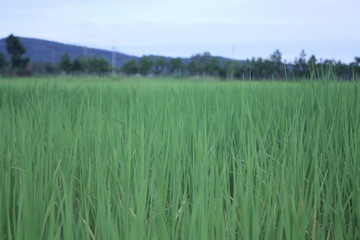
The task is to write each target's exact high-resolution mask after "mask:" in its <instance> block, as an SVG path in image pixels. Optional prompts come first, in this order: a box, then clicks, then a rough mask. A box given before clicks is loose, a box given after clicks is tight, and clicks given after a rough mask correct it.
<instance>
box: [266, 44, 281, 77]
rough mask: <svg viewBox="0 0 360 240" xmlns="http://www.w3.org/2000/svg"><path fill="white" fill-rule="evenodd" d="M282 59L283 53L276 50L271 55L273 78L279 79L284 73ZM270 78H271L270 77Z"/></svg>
mask: <svg viewBox="0 0 360 240" xmlns="http://www.w3.org/2000/svg"><path fill="white" fill-rule="evenodd" d="M281 57H282V54H281V52H280V51H279V50H278V49H276V51H275V52H274V53H273V54H271V55H270V61H271V62H272V64H271V65H272V73H271V75H272V76H271V77H273V76H275V77H277V78H279V77H281V75H282V74H281V73H282V70H283V64H282V62H281ZM268 77H270V76H268Z"/></svg>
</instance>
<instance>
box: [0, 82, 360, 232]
mask: <svg viewBox="0 0 360 240" xmlns="http://www.w3.org/2000/svg"><path fill="white" fill-rule="evenodd" d="M358 95H359V87H358V83H356V82H335V81H329V80H328V79H325V80H323V81H321V80H319V81H316V82H313V81H307V82H246V81H243V82H235V81H233V82H232V81H230V82H216V81H206V80H205V81H187V80H174V79H152V80H148V79H131V78H129V79H115V78H107V79H106V78H105V79H104V78H78V79H77V78H65V77H57V78H53V79H36V78H34V79H1V80H0V157H1V158H0V182H1V185H0V239H360V233H359V221H360V207H359V204H358V203H359V202H360V162H359V159H360V150H359V146H360V125H359V119H360V110H359V101H360V99H359V97H358Z"/></svg>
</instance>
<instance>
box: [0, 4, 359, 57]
mask: <svg viewBox="0 0 360 240" xmlns="http://www.w3.org/2000/svg"><path fill="white" fill-rule="evenodd" d="M1 1H2V3H1V6H0V38H3V37H6V36H8V35H9V34H10V33H13V34H14V35H16V36H23V37H33V38H41V39H46V40H54V41H58V42H63V43H70V44H76V45H81V46H87V47H93V48H101V49H108V50H110V49H111V48H112V47H116V50H117V51H119V52H123V53H126V54H131V55H137V56H142V55H149V54H156V55H165V56H173V57H176V56H179V57H190V56H191V55H193V54H196V53H202V52H205V51H208V52H210V53H211V54H212V55H216V56H224V57H233V58H236V59H245V58H251V57H253V56H254V57H268V56H269V55H270V54H271V53H272V52H274V51H275V50H276V49H279V50H280V51H281V52H282V53H283V57H284V58H285V59H286V60H287V61H293V60H294V58H295V57H298V56H299V53H300V51H301V50H302V49H304V50H305V52H306V53H307V55H308V57H309V56H310V55H311V54H315V55H316V56H317V57H318V58H323V59H325V58H329V59H336V60H342V61H344V62H351V61H353V57H354V56H360V17H359V10H360V1H359V0H301V1H293V0H267V1H266V0H248V1H242V0H117V1H115V0H101V1H95V0H52V1H49V0H31V1H29V0H11V1H9V0H1Z"/></svg>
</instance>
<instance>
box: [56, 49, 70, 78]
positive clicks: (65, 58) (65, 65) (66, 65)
mask: <svg viewBox="0 0 360 240" xmlns="http://www.w3.org/2000/svg"><path fill="white" fill-rule="evenodd" d="M59 68H60V70H61V71H64V72H66V73H67V74H68V73H70V72H71V70H72V62H71V59H70V56H69V54H68V53H64V54H63V55H61V60H60V63H59Z"/></svg>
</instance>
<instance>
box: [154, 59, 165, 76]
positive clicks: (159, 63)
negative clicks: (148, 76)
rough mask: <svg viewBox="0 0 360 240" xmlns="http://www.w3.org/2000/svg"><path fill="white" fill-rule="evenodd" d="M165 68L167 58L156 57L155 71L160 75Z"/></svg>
mask: <svg viewBox="0 0 360 240" xmlns="http://www.w3.org/2000/svg"><path fill="white" fill-rule="evenodd" d="M165 68H166V62H165V59H164V58H163V57H158V58H156V60H155V63H154V73H155V74H157V75H159V74H161V73H163V72H164V70H165Z"/></svg>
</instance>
